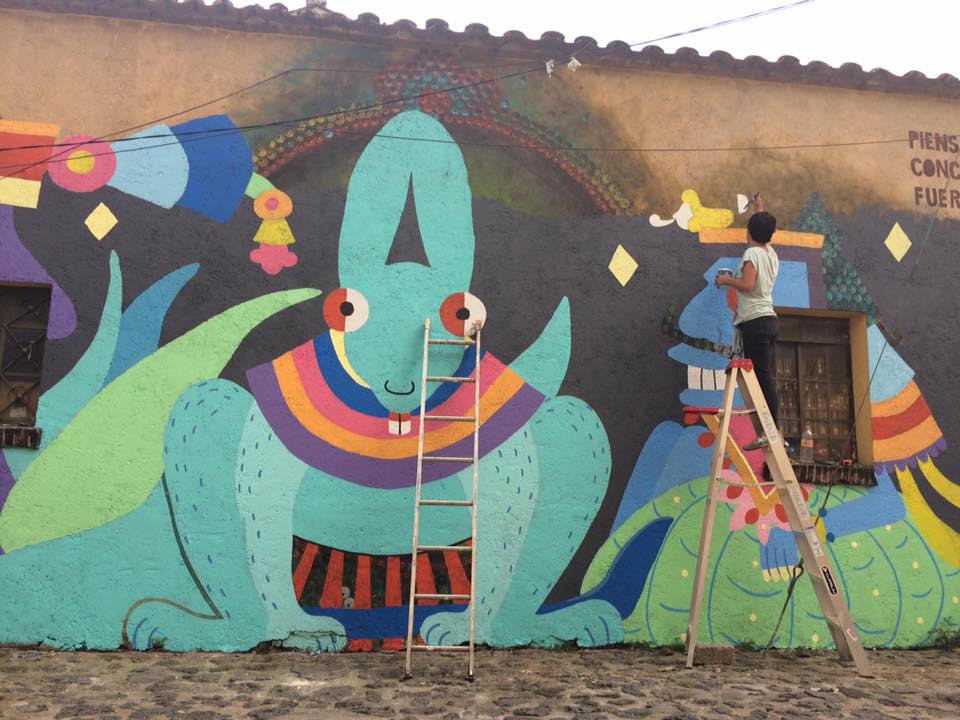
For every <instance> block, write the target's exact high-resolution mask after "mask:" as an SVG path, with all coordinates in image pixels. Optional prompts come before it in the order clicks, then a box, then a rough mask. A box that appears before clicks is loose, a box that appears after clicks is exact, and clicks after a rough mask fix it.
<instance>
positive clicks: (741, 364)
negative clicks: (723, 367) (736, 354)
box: [727, 358, 753, 372]
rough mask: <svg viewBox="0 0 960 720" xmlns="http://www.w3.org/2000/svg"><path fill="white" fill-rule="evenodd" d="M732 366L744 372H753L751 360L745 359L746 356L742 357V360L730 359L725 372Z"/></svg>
mask: <svg viewBox="0 0 960 720" xmlns="http://www.w3.org/2000/svg"><path fill="white" fill-rule="evenodd" d="M733 368H738V369H740V370H743V371H744V372H753V360H747V359H746V358H743V359H742V360H741V359H737V358H734V359H733V360H731V361H730V364H729V365H727V372H729V371H730V370H732V369H733Z"/></svg>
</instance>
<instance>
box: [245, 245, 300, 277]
mask: <svg viewBox="0 0 960 720" xmlns="http://www.w3.org/2000/svg"><path fill="white" fill-rule="evenodd" d="M250 261H251V262H254V263H256V264H257V265H259V266H260V267H262V268H263V271H264V272H265V273H267V275H276V274H277V273H278V272H280V271H281V270H283V269H284V268H288V267H293V266H294V265H296V264H297V256H296V255H294V254H293V253H292V252H290V250H289V248H288V247H287V246H286V245H261V246H260V247H258V248H257V249H256V250H253V251H251V252H250Z"/></svg>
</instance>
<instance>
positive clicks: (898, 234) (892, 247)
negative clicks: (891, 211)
mask: <svg viewBox="0 0 960 720" xmlns="http://www.w3.org/2000/svg"><path fill="white" fill-rule="evenodd" d="M883 244H884V245H886V246H887V250H889V251H890V254H891V255H893V259H894V260H896V261H897V262H900V261H901V260H903V256H904V255H906V254H907V251H908V250H909V249H910V248H911V246H912V245H913V243H912V242H910V238H908V237H907V234H906V233H905V232H904V231H903V228H902V227H900V223H894V224H893V227H892V228H890V233H889V234H888V235H887V239H886V240H884V241H883Z"/></svg>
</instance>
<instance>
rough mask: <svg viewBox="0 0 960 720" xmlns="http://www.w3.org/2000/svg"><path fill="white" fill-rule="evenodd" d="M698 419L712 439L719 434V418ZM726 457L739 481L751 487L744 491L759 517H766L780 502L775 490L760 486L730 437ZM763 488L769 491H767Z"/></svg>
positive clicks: (738, 447) (768, 486)
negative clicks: (711, 435)
mask: <svg viewBox="0 0 960 720" xmlns="http://www.w3.org/2000/svg"><path fill="white" fill-rule="evenodd" d="M700 419H701V420H703V424H704V425H706V426H707V428H708V429H709V430H710V432H712V433H713V436H714V437H716V436H717V435H719V434H720V418H718V417H717V416H716V415H701V416H700ZM727 457H729V458H730V462H732V463H733V466H734V467H735V468H736V469H737V474H738V475H740V479H741V480H742V481H743V482H745V483H748V484H750V485H751V486H752V487H748V488H746V490H747V492H748V493H750V497H751V498H752V499H753V504H754V506H756V508H757V510H759V511H760V515H766V514H767V513H768V512H770V511H771V510H772V509H773V508H775V507H776V506H777V503H778V502H780V496H779V494H777V489H776V488H775V487H774V486H773V485H761V484H760V482H759V481H758V480H757V476H756V475H754V473H753V468H752V467H750V463H748V462H747V458H746V457H744V454H743V451H742V450H741V449H740V446H739V445H737V443H735V442H734V441H733V437H732V436H727ZM764 488H770V489H769V491H767V490H765V489H764Z"/></svg>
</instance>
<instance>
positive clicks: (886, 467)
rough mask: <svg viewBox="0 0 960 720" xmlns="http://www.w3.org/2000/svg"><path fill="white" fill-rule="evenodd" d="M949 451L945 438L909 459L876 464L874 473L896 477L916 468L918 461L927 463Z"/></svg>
mask: <svg viewBox="0 0 960 720" xmlns="http://www.w3.org/2000/svg"><path fill="white" fill-rule="evenodd" d="M946 449H947V441H946V439H945V438H943V437H941V438H940V439H938V440H937V441H936V442H935V443H934V444H933V445H931V446H930V447H928V448H926V449H925V450H922V451H921V452H918V453H916V454H915V455H911V456H910V457H907V458H901V459H900V460H894V461H893V462H881V463H875V464H874V466H873V471H874V472H876V473H881V472H886V473H887V474H888V475H891V476H893V475H895V473H896V471H897V470H906V469H907V468H916V467H917V462H918V461H923V462H927V461H928V460H932V459H934V458H936V457H938V456H939V455H940V453H942V452H944V451H945V450H946Z"/></svg>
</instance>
